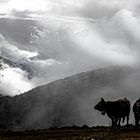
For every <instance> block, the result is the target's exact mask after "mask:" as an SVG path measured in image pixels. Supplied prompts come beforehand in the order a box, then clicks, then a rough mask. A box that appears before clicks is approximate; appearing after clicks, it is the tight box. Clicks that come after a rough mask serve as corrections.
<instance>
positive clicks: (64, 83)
mask: <svg viewBox="0 0 140 140" xmlns="http://www.w3.org/2000/svg"><path fill="white" fill-rule="evenodd" d="M130 74H131V70H130V69H128V68H121V67H111V68H105V69H99V70H94V71H89V72H83V73H80V74H78V75H74V76H71V77H68V78H64V79H60V80H57V81H55V82H51V83H49V84H47V85H43V86H39V87H37V88H34V89H32V90H30V91H28V92H26V93H24V94H21V95H17V96H14V97H2V98H0V120H1V121H0V128H3V129H12V130H19V129H40V128H41V129H43V128H50V127H61V126H71V125H73V124H75V125H83V124H87V125H94V124H95V125H96V120H95V117H97V116H96V115H97V114H95V112H93V105H94V104H95V103H96V101H97V99H98V98H100V97H101V96H104V97H105V96H107V95H106V94H108V92H109V94H115V92H114V93H113V90H112V89H114V90H117V88H118V87H121V81H123V80H124V79H125V78H126V77H127V76H128V75H130ZM115 88H116V89H115ZM106 90H107V91H106Z"/></svg>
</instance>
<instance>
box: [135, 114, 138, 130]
mask: <svg viewBox="0 0 140 140" xmlns="http://www.w3.org/2000/svg"><path fill="white" fill-rule="evenodd" d="M138 125H139V118H138V117H137V115H135V128H136V129H137V128H138Z"/></svg>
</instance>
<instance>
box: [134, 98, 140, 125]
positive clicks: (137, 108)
mask: <svg viewBox="0 0 140 140" xmlns="http://www.w3.org/2000/svg"><path fill="white" fill-rule="evenodd" d="M133 112H134V117H135V127H136V128H137V127H138V126H139V121H140V99H138V100H137V101H136V102H135V103H134V105H133Z"/></svg>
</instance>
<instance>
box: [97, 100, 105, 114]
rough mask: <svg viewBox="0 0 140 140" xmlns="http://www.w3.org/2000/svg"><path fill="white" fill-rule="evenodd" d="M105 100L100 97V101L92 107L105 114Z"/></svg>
mask: <svg viewBox="0 0 140 140" xmlns="http://www.w3.org/2000/svg"><path fill="white" fill-rule="evenodd" d="M105 103H106V102H105V101H104V99H103V98H101V101H100V102H99V103H98V104H97V105H95V106H94V109H96V110H99V111H100V112H101V114H102V115H105Z"/></svg>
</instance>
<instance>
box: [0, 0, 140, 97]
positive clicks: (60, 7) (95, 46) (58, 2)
mask: <svg viewBox="0 0 140 140" xmlns="http://www.w3.org/2000/svg"><path fill="white" fill-rule="evenodd" d="M139 6H140V2H136V1H135V2H134V1H132V0H129V1H128V0H124V1H120V0H112V1H110V0H101V1H97V0H77V1H75V0H71V1H69V0H35V1H32V0H30V1H27V0H21V1H20V2H19V1H18V0H3V1H0V9H1V10H0V17H1V19H0V20H1V23H0V34H1V36H0V56H1V57H2V63H3V64H4V65H5V70H4V71H3V75H4V77H0V80H1V83H2V86H1V88H2V90H3V91H5V92H4V94H10V95H15V94H20V93H21V92H25V91H28V90H30V89H32V88H33V87H36V86H39V85H43V84H46V83H49V82H51V81H54V80H56V79H60V78H64V77H66V76H70V75H73V74H76V73H80V72H82V71H88V70H93V69H98V68H102V67H108V66H112V65H113V66H114V65H119V66H130V67H139V59H140V58H139V56H140V55H139V54H140V50H139V44H140V39H139V34H140V30H139V25H140V16H139V13H140V11H139ZM11 75H15V76H14V78H13V77H11ZM10 77H11V78H10ZM13 81H15V83H14V82H13ZM22 82H23V84H22ZM13 83H14V84H13ZM18 83H20V85H23V86H17V85H18ZM7 84H9V85H11V88H13V89H14V90H13V93H10V91H9V90H5V87H6V86H7Z"/></svg>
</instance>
